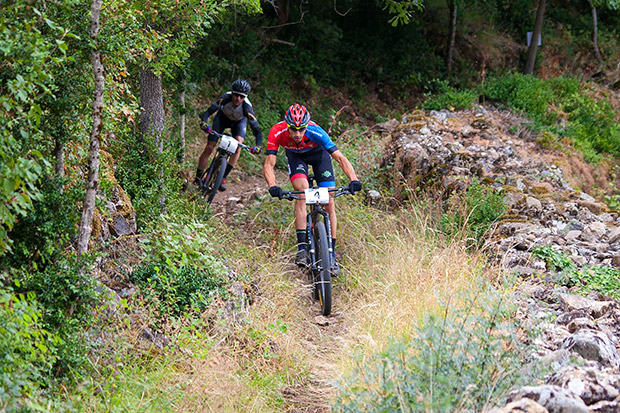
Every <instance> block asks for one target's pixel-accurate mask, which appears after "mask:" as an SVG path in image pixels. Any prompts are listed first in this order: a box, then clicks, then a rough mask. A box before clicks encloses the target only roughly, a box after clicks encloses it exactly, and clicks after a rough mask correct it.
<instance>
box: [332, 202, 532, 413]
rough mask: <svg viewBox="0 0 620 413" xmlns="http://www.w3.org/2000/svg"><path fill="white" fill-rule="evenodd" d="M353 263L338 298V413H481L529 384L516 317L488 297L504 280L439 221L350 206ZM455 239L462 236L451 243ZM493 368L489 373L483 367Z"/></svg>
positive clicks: (410, 210) (419, 213)
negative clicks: (522, 381)
mask: <svg viewBox="0 0 620 413" xmlns="http://www.w3.org/2000/svg"><path fill="white" fill-rule="evenodd" d="M342 209H343V212H344V214H342V218H341V220H340V222H342V223H343V226H345V225H346V226H347V227H348V229H343V230H342V231H341V233H343V234H344V235H346V237H345V238H346V239H345V240H344V241H345V243H346V250H347V252H348V254H347V255H346V258H345V260H344V266H345V267H346V271H345V272H344V276H345V279H344V280H341V281H344V288H341V289H340V290H338V291H337V294H336V297H342V303H341V307H342V309H343V311H344V317H345V319H346V321H345V324H346V325H347V327H348V334H347V339H346V341H345V343H346V344H345V345H344V346H343V347H342V349H341V354H340V355H339V357H338V359H339V360H341V361H340V363H339V366H338V368H339V374H337V375H336V377H344V378H343V379H339V380H338V381H337V382H336V384H337V387H338V388H339V393H338V395H337V399H336V405H335V409H336V410H337V411H359V409H363V410H365V411H394V410H398V409H404V411H408V409H409V410H411V411H453V410H454V409H456V410H458V411H461V409H465V410H467V411H470V410H471V411H479V409H481V408H482V407H484V406H489V405H493V402H494V401H496V400H497V399H498V398H500V397H501V396H502V395H503V394H504V393H505V392H507V391H508V390H510V389H511V388H512V387H513V386H514V385H515V383H516V381H517V380H518V379H519V378H520V377H521V376H522V374H521V372H520V371H519V369H520V368H521V365H522V361H523V360H522V358H521V357H522V356H523V354H524V353H523V352H521V351H519V350H520V347H521V345H520V344H519V343H518V342H517V341H516V340H514V333H515V331H516V326H515V325H514V324H513V321H512V317H511V315H512V310H511V309H510V308H509V306H507V305H505V303H504V301H503V298H502V295H501V293H499V292H497V291H494V289H493V288H489V286H490V285H491V284H493V283H494V282H496V281H497V280H498V277H499V272H498V271H497V270H496V269H494V268H490V267H488V266H487V263H486V260H485V259H484V257H482V256H481V255H480V254H479V253H478V252H477V251H472V250H471V243H469V242H468V240H467V238H466V237H467V235H466V234H467V232H466V231H465V232H462V236H463V239H458V238H448V237H446V236H445V232H441V231H440V230H439V227H440V225H439V222H440V216H441V213H440V211H438V208H436V207H434V206H431V205H422V204H418V205H410V206H408V207H405V208H404V209H401V210H400V211H398V213H396V214H386V213H383V212H382V211H378V210H372V209H368V208H364V207H363V206H362V205H360V204H357V205H348V206H346V207H345V208H342ZM453 236H458V234H453ZM485 366H486V368H485Z"/></svg>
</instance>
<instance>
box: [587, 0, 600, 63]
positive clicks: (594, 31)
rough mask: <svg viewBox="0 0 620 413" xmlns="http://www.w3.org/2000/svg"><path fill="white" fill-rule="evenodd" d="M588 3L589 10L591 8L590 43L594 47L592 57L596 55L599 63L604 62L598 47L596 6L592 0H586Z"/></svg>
mask: <svg viewBox="0 0 620 413" xmlns="http://www.w3.org/2000/svg"><path fill="white" fill-rule="evenodd" d="M588 4H589V5H590V10H592V45H593V47H594V57H596V60H597V61H598V62H599V63H604V62H603V56H601V51H600V50H599V48H598V16H597V12H596V7H595V6H594V3H593V2H592V0H588Z"/></svg>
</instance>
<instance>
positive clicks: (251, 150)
mask: <svg viewBox="0 0 620 413" xmlns="http://www.w3.org/2000/svg"><path fill="white" fill-rule="evenodd" d="M250 153H253V154H255V155H256V154H257V153H260V146H252V147H251V148H250Z"/></svg>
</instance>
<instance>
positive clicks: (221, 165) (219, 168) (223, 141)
mask: <svg viewBox="0 0 620 413" xmlns="http://www.w3.org/2000/svg"><path fill="white" fill-rule="evenodd" d="M209 133H210V134H211V133H212V134H214V135H215V136H217V137H218V138H219V139H220V143H219V145H218V147H217V153H216V155H215V156H214V157H213V160H212V161H211V164H210V165H209V168H208V169H207V172H206V174H205V178H204V179H202V181H201V184H200V190H201V194H202V196H203V197H206V198H207V202H208V203H209V204H210V203H211V201H213V198H215V195H216V194H217V191H218V190H219V189H220V186H221V185H222V181H223V180H224V173H225V172H226V166H227V165H228V158H230V157H231V156H232V155H233V154H234V153H235V152H236V151H237V148H238V147H241V148H243V149H245V150H246V151H248V152H250V153H251V152H252V147H250V146H248V145H244V144H242V143H241V142H239V141H238V140H237V139H235V138H233V137H232V136H229V135H223V134H221V133H218V132H216V131H214V130H211V131H210V132H209Z"/></svg>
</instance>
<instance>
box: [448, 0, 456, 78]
mask: <svg viewBox="0 0 620 413" xmlns="http://www.w3.org/2000/svg"><path fill="white" fill-rule="evenodd" d="M456 7H457V6H456V0H448V8H449V9H450V28H449V30H448V44H447V46H446V72H447V77H448V79H449V78H450V75H452V52H453V50H454V40H455V39H456V15H457V9H456Z"/></svg>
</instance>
